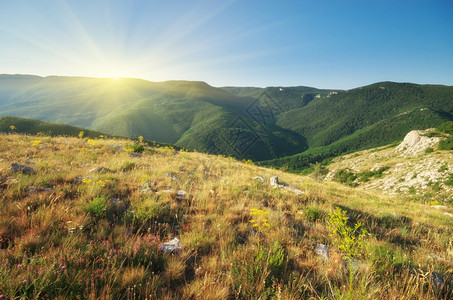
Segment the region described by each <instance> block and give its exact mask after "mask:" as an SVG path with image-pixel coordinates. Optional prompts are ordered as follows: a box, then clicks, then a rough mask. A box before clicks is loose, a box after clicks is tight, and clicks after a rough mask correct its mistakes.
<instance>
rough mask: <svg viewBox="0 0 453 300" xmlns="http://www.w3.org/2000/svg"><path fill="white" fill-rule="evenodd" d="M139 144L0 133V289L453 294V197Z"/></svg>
mask: <svg viewBox="0 0 453 300" xmlns="http://www.w3.org/2000/svg"><path fill="white" fill-rule="evenodd" d="M137 143H138V142H134V141H131V140H109V139H85V138H83V139H79V138H71V137H55V138H52V137H42V136H41V137H33V136H24V135H18V134H7V135H5V134H3V135H0V157H1V158H0V195H1V197H0V201H1V203H0V205H1V207H2V209H1V211H0V295H1V297H3V298H5V299H19V298H23V299H26V298H29V299H34V298H44V299H56V298H58V299H77V298H80V299H99V298H104V299H148V298H151V299H233V298H236V299H251V298H256V299H304V298H313V299H338V298H348V299H351V298H357V299H361V298H370V299H451V297H452V296H453V286H452V275H453V274H452V270H453V263H452V262H453V244H452V240H451V236H452V234H453V218H452V216H451V215H447V214H445V213H444V212H449V213H450V214H451V213H453V211H452V210H451V203H450V204H447V207H445V208H444V209H443V211H441V210H439V209H437V208H435V207H432V206H431V205H429V204H425V203H421V202H413V201H406V200H403V199H401V198H400V197H393V196H391V195H382V194H379V193H375V192H373V191H363V190H359V189H353V188H350V187H346V186H343V185H340V184H337V183H333V182H325V183H320V182H318V181H315V180H313V179H310V178H308V177H303V176H299V175H295V174H289V173H284V172H281V171H276V170H271V169H265V168H262V167H258V166H255V165H253V164H250V163H243V162H240V161H236V160H235V159H233V158H223V157H219V156H213V155H206V154H201V153H196V152H183V151H176V150H174V149H172V148H170V147H161V148H159V147H149V146H145V145H142V146H143V147H137V145H138V144H137ZM134 144H135V146H134ZM134 149H135V150H136V151H139V152H140V153H136V152H133V151H134ZM142 150H143V151H142ZM273 176H278V180H276V179H275V178H272V177H273ZM271 179H272V180H271ZM271 182H273V184H271ZM346 221H347V222H346ZM355 224H357V225H355ZM361 224H362V225H361ZM354 228H356V229H357V228H358V230H355V229H354ZM361 229H363V231H362V230H361ZM174 238H178V240H176V239H174ZM169 241H172V243H171V244H168V242H169ZM179 246H181V247H182V248H181V249H180V250H178V249H179ZM172 247H173V248H172ZM170 249H173V253H170Z"/></svg>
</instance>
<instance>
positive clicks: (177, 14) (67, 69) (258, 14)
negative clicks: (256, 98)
mask: <svg viewBox="0 0 453 300" xmlns="http://www.w3.org/2000/svg"><path fill="white" fill-rule="evenodd" d="M452 15H453V2H451V1H447V0H445V1H444V0H441V1H429V0H417V1H403V0H393V1H392V0H382V1H360V0H354V1H333V0H330V1H319V0H317V1H314V0H308V1H286V0H285V1H267V0H266V1H207V0H205V1H184V0H172V1H146V0H137V1H120V0H114V1H107V0H102V1H87V0H81V1H71V0H68V1H58V0H40V1H23V0H18V1H0V45H1V47H0V73H9V74H35V75H40V76H48V75H61V76H90V77H112V78H116V77H133V78H142V79H146V80H151V81H164V80H179V79H181V80H202V81H206V82H208V83H209V84H211V85H214V86H261V87H264V86H271V85H272V86H278V85H282V86H291V85H306V86H314V87H318V88H338V89H349V88H354V87H358V86H362V85H366V84H370V83H373V82H377V81H403V82H414V83H433V84H445V85H453V72H452V70H453V18H451V16H452Z"/></svg>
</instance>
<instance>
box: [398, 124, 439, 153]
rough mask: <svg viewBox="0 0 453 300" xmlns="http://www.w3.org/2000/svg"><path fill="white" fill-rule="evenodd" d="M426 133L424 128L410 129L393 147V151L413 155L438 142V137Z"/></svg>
mask: <svg viewBox="0 0 453 300" xmlns="http://www.w3.org/2000/svg"><path fill="white" fill-rule="evenodd" d="M427 133H428V131H425V130H412V131H411V132H409V133H408V134H407V135H406V137H405V138H404V140H403V142H401V144H400V145H399V146H398V147H396V148H395V152H397V153H401V154H403V155H414V154H417V153H420V152H423V151H425V150H426V149H428V148H433V147H435V146H436V145H437V144H439V141H440V137H429V136H427Z"/></svg>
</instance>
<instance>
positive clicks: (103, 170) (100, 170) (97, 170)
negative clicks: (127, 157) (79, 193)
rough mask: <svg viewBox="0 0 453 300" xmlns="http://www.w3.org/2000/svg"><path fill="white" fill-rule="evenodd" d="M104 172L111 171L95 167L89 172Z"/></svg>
mask: <svg viewBox="0 0 453 300" xmlns="http://www.w3.org/2000/svg"><path fill="white" fill-rule="evenodd" d="M105 172H111V170H110V169H109V168H106V167H97V168H94V169H91V170H90V173H105Z"/></svg>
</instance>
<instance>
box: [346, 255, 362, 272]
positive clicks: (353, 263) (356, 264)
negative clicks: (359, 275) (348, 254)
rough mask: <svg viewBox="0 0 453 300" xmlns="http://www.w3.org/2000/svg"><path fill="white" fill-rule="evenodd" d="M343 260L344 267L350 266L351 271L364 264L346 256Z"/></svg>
mask: <svg viewBox="0 0 453 300" xmlns="http://www.w3.org/2000/svg"><path fill="white" fill-rule="evenodd" d="M343 261H344V264H345V266H346V268H349V267H350V268H351V269H352V270H353V271H357V270H358V269H361V268H364V267H365V266H366V265H365V263H363V262H362V261H360V260H358V259H355V258H347V259H344V260H343Z"/></svg>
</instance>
